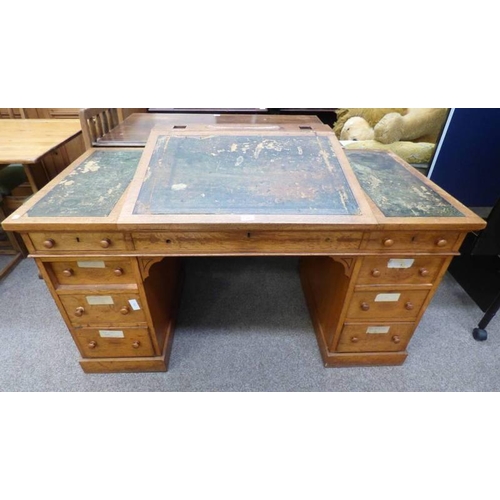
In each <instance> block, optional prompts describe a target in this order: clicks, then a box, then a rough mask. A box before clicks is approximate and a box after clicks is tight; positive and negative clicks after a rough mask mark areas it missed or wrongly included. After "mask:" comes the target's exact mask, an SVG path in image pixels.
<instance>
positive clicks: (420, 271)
mask: <svg viewBox="0 0 500 500" xmlns="http://www.w3.org/2000/svg"><path fill="white" fill-rule="evenodd" d="M418 273H419V274H420V276H422V278H427V276H429V274H430V273H429V271H428V270H427V269H426V268H425V267H422V269H420V270H419V271H418Z"/></svg>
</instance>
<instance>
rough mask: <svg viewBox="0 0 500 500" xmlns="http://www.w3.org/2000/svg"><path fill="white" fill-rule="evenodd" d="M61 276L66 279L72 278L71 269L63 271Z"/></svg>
mask: <svg viewBox="0 0 500 500" xmlns="http://www.w3.org/2000/svg"><path fill="white" fill-rule="evenodd" d="M62 273H63V275H64V276H66V277H67V278H69V277H70V276H73V274H75V273H74V272H73V269H65V270H64V271H63V272H62Z"/></svg>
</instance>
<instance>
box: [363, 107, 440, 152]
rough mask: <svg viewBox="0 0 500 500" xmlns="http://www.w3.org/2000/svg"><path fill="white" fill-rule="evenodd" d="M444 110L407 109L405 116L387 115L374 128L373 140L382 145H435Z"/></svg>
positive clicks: (397, 114) (398, 114)
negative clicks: (400, 143)
mask: <svg viewBox="0 0 500 500" xmlns="http://www.w3.org/2000/svg"><path fill="white" fill-rule="evenodd" d="M447 113H448V110H447V109H446V108H409V109H408V111H407V112H406V113H405V114H403V115H402V114H400V113H388V114H387V115H385V116H384V117H383V118H382V119H381V120H380V121H379V122H378V123H377V124H376V125H375V127H374V129H373V131H374V139H375V140H376V141H378V142H381V143H382V144H392V143H393V142H397V141H414V142H432V143H434V144H435V143H436V142H437V139H438V136H439V133H440V132H441V129H442V128H443V125H444V122H445V120H446V116H447Z"/></svg>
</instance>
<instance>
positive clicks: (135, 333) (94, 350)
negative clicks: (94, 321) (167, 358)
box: [73, 328, 154, 358]
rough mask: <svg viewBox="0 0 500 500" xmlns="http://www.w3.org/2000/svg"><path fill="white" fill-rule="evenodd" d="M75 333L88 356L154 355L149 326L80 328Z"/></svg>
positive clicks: (85, 354)
mask: <svg viewBox="0 0 500 500" xmlns="http://www.w3.org/2000/svg"><path fill="white" fill-rule="evenodd" d="M73 333H74V337H75V340H76V343H77V345H78V347H79V348H80V352H81V353H82V356H84V357H86V358H128V357H133V356H154V349H153V345H152V343H151V338H150V337H149V332H148V329H147V328H123V329H120V328H112V329H109V330H106V329H103V328H78V329H75V330H73Z"/></svg>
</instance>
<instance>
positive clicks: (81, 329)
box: [24, 231, 465, 373]
mask: <svg viewBox="0 0 500 500" xmlns="http://www.w3.org/2000/svg"><path fill="white" fill-rule="evenodd" d="M464 234H465V233H464ZM464 234H460V233H458V232H446V231H444V232H443V231H441V232H439V233H436V232H425V231H422V232H418V231H417V232H415V233H412V234H411V235H409V234H408V233H407V232H395V231H394V232H391V233H390V234H386V233H383V234H382V233H380V234H379V233H375V232H365V233H364V234H362V235H361V236H360V239H359V240H358V243H357V244H358V246H359V248H358V249H356V250H354V251H353V250H350V251H348V250H342V253H341V252H340V251H339V252H338V254H336V255H307V256H303V257H302V258H301V263H300V276H301V281H302V286H303V289H304V294H305V298H306V301H307V304H308V307H309V311H310V314H311V319H312V323H313V325H314V329H315V332H316V336H317V340H318V344H319V347H320V351H321V355H322V358H323V362H324V365H325V366H363V365H396V364H401V363H403V362H404V360H405V359H406V357H407V352H406V347H407V345H408V343H409V342H410V339H411V336H412V335H413V333H414V331H415V329H416V327H417V325H418V323H419V321H420V319H421V317H422V315H423V314H424V312H425V309H426V307H427V305H428V304H429V302H430V301H431V299H432V296H433V294H434V292H435V291H436V289H437V287H438V285H439V282H440V281H441V278H442V276H443V274H444V273H445V272H446V269H447V267H448V265H449V263H450V260H451V258H452V256H453V255H454V254H456V250H457V248H458V247H459V245H460V243H461V241H462V238H463V235H464ZM235 237H236V236H235ZM24 238H25V242H26V245H27V247H28V248H29V249H30V252H31V254H32V255H33V256H34V257H35V258H36V261H37V265H38V267H39V269H40V272H41V275H42V276H43V277H44V279H45V281H46V283H47V284H48V287H49V289H50V292H51V294H52V296H53V298H54V300H55V301H56V304H57V305H58V307H59V310H60V312H61V315H62V317H63V319H64V320H65V322H66V324H67V326H68V328H69V330H70V332H71V334H72V336H73V339H74V341H75V343H76V345H77V347H78V349H79V350H80V353H81V355H82V358H83V359H82V360H81V366H82V368H83V369H84V371H86V372H89V373H90V372H92V373H96V372H103V373H104V372H138V371H166V370H167V368H168V360H169V355H170V349H171V345H172V339H173V332H174V326H175V319H176V315H177V309H178V305H179V301H180V294H181V284H182V275H183V273H182V257H181V256H179V251H180V250H182V249H183V248H186V247H185V245H186V243H185V242H184V239H182V238H181V239H179V243H176V242H177V240H175V241H174V239H173V238H172V239H170V238H167V239H165V240H162V241H163V244H164V249H162V251H163V252H164V253H163V254H162V255H159V250H160V249H159V246H158V245H159V243H158V242H159V241H160V240H159V239H158V238H157V235H156V233H155V234H152V235H151V236H148V235H146V234H143V235H139V236H136V235H134V233H132V234H131V233H126V232H124V233H122V232H98V233H87V232H69V233H68V232H44V233H30V234H29V235H28V234H25V235H24ZM247 239H248V238H245V241H246V240H247ZM210 240H214V241H218V240H217V239H216V238H215V237H214V238H211V239H210ZM329 240H331V241H336V240H335V239H334V238H333V239H332V238H330V239H329ZM388 240H390V243H391V244H390V245H389V246H388V247H387V246H385V245H386V243H387V241H388ZM144 241H153V242H156V243H155V245H154V246H153V247H152V248H151V249H149V247H147V248H146V251H149V252H151V253H150V254H149V255H148V254H147V253H145V252H144V250H141V252H142V253H139V251H138V247H140V246H141V245H142V246H144V245H143V242H144ZM242 241H243V239H242ZM263 242H264V243H263V245H267V246H265V248H266V249H267V254H270V253H269V252H270V250H271V247H269V244H268V243H267V239H263ZM239 244H240V245H242V244H243V243H241V242H240V243H239ZM176 245H177V246H178V248H177V247H176ZM193 245H194V244H193ZM251 245H252V243H251V242H249V243H248V248H249V249H253V248H254V247H252V246H251ZM332 245H336V243H332ZM47 247H49V248H48V249H47ZM268 247H269V248H268ZM193 248H200V249H201V250H199V251H200V252H201V251H202V250H203V249H204V248H206V245H201V247H200V246H199V247H196V246H193ZM282 248H283V247H282V246H281V245H277V246H276V248H275V251H274V252H273V254H274V255H279V254H280V250H281V251H282ZM393 248H394V250H393ZM165 249H167V250H165ZM222 250H224V249H222ZM185 251H186V254H187V255H192V254H193V249H191V247H189V248H188V249H187V250H185ZM213 251H215V250H213ZM219 251H221V250H219ZM168 252H171V254H169V253H168ZM247 254H248V253H247ZM255 254H256V256H258V255H265V254H266V253H263V252H262V251H261V252H260V253H257V252H255Z"/></svg>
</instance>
